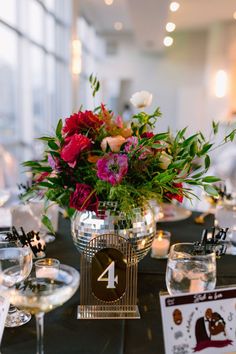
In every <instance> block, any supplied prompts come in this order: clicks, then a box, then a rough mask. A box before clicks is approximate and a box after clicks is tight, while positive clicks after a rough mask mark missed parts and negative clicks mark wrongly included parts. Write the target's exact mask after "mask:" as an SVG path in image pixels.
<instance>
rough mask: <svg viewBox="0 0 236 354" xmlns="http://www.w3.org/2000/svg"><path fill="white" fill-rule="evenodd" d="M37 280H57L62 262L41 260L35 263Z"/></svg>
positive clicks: (50, 259) (51, 259) (47, 259)
mask: <svg viewBox="0 0 236 354" xmlns="http://www.w3.org/2000/svg"><path fill="white" fill-rule="evenodd" d="M34 265H35V273H36V277H37V278H44V277H47V278H52V279H55V278H56V276H57V274H58V270H59V268H60V261H59V260H58V259H55V258H44V259H39V260H38V261H36V262H35V263H34Z"/></svg>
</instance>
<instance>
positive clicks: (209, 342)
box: [194, 308, 233, 352]
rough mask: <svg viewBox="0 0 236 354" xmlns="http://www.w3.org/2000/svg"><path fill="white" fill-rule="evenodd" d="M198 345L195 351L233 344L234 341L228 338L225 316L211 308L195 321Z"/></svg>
mask: <svg viewBox="0 0 236 354" xmlns="http://www.w3.org/2000/svg"><path fill="white" fill-rule="evenodd" d="M195 337H196V346H195V348H194V352H199V351H201V350H203V349H205V348H223V347H226V346H228V345H232V343H233V341H232V340H231V339H228V338H227V335H226V322H225V320H224V318H223V317H222V316H221V315H220V314H219V313H218V312H214V311H213V310H212V309H211V308H208V309H207V310H206V311H205V314H204V316H202V317H199V318H198V319H197V321H196V323H195Z"/></svg>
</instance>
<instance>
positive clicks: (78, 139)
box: [61, 134, 91, 167]
mask: <svg viewBox="0 0 236 354" xmlns="http://www.w3.org/2000/svg"><path fill="white" fill-rule="evenodd" d="M90 148H91V140H90V139H89V138H87V137H86V136H85V135H82V134H74V135H72V136H71V137H68V138H66V143H65V145H64V146H63V148H62V150H61V158H62V159H63V160H64V161H66V162H67V163H68V165H69V166H70V167H75V165H76V162H77V159H78V157H79V155H80V154H81V153H82V152H84V151H88V150H89V149H90Z"/></svg>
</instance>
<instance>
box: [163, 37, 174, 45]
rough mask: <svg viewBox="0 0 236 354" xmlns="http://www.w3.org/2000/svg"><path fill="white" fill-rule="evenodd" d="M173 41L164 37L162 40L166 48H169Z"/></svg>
mask: <svg viewBox="0 0 236 354" xmlns="http://www.w3.org/2000/svg"><path fill="white" fill-rule="evenodd" d="M173 42H174V40H173V38H172V37H169V36H166V37H165V38H164V40H163V43H164V45H165V46H166V47H170V46H171V45H172V44H173Z"/></svg>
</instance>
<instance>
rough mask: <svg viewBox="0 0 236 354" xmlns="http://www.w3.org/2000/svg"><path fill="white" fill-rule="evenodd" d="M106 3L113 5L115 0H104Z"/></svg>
mask: <svg viewBox="0 0 236 354" xmlns="http://www.w3.org/2000/svg"><path fill="white" fill-rule="evenodd" d="M104 2H105V4H106V5H112V4H113V0H104Z"/></svg>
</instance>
